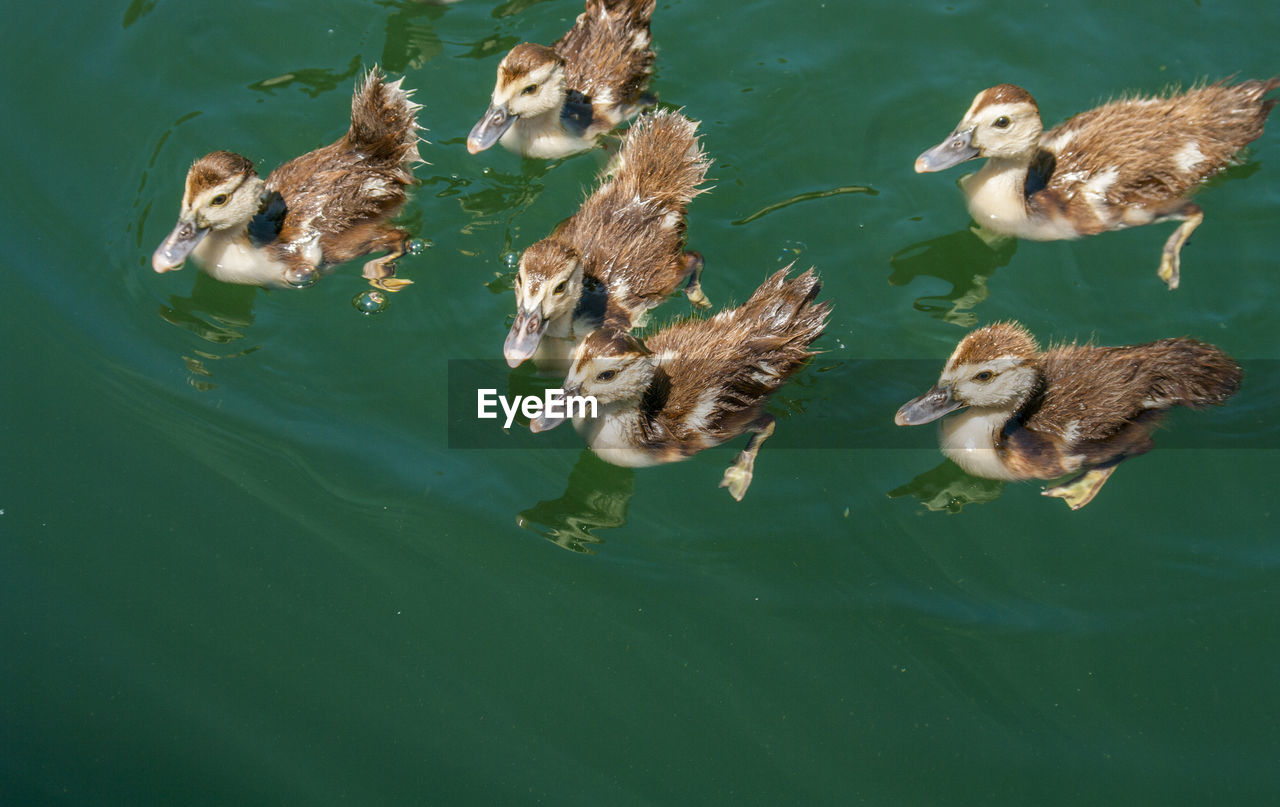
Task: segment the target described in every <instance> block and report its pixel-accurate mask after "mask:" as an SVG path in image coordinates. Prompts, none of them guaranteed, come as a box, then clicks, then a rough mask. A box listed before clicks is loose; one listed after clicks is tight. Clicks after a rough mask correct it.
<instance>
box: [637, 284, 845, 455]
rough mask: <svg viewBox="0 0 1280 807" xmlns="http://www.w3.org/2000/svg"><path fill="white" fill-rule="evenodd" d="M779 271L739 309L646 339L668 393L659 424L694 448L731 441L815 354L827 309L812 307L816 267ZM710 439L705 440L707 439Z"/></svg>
mask: <svg viewBox="0 0 1280 807" xmlns="http://www.w3.org/2000/svg"><path fill="white" fill-rule="evenodd" d="M790 268H791V267H789V266H788V267H787V268H785V269H781V270H779V271H778V272H777V273H775V274H774V275H773V276H772V277H770V278H769V279H768V280H766V281H765V282H764V284H762V285H761V286H760V288H759V289H757V290H756V292H755V293H754V294H753V295H752V296H751V298H750V299H748V300H747V302H746V303H744V304H743V305H741V306H739V307H738V308H736V309H731V310H729V311H722V312H721V313H719V314H717V315H715V316H714V317H711V318H709V319H705V320H704V319H691V320H687V321H685V322H680V323H677V324H675V325H672V326H670V327H667V328H664V329H663V330H662V331H659V332H658V333H657V334H654V335H653V337H651V338H650V339H648V340H647V342H646V345H647V347H648V348H649V350H651V351H652V352H653V353H654V354H656V355H659V356H662V355H664V354H666V355H667V356H668V357H669V358H668V359H667V360H665V361H664V363H663V368H664V369H665V370H666V372H667V373H668V375H669V376H670V379H671V390H670V394H669V396H668V397H667V400H666V405H665V407H664V409H663V418H662V420H663V426H664V428H665V430H666V431H667V432H669V433H670V434H671V435H672V436H674V437H675V438H676V439H678V440H679V441H681V442H682V443H684V444H686V445H690V446H695V448H693V450H697V447H701V446H702V445H707V444H710V445H714V444H717V443H721V442H724V441H725V440H728V439H731V438H732V437H734V436H735V435H737V434H740V433H742V431H743V430H744V429H745V428H746V427H747V426H748V425H749V424H750V423H751V422H752V421H753V420H755V419H756V418H757V417H758V416H759V415H760V412H761V409H762V407H763V405H764V402H765V400H766V399H767V398H768V396H769V395H770V394H772V393H773V392H774V391H775V390H777V389H778V388H779V387H781V386H782V385H783V384H784V383H786V381H787V379H788V378H790V377H791V375H792V374H794V373H795V371H796V370H798V369H799V368H800V366H801V365H802V364H804V362H805V361H807V360H808V359H809V358H810V357H811V356H813V351H811V350H810V349H809V345H810V344H812V343H813V341H814V340H816V339H817V338H818V337H819V336H821V335H822V331H823V329H824V328H825V327H826V320H827V316H828V315H829V314H830V306H829V305H828V304H826V303H817V304H815V303H814V302H813V300H814V297H815V296H816V295H817V293H818V291H819V290H820V289H821V285H822V284H821V283H820V282H819V281H818V278H817V275H816V274H814V272H813V270H812V269H811V270H809V271H807V272H805V273H803V274H801V275H799V276H797V277H795V278H791V279H787V277H786V275H787V272H788V271H789V270H790ZM708 438H709V439H708Z"/></svg>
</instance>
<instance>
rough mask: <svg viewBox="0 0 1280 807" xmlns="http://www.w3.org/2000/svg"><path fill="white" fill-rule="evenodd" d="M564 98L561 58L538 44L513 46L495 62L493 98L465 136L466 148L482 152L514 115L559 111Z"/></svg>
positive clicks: (500, 135)
mask: <svg viewBox="0 0 1280 807" xmlns="http://www.w3.org/2000/svg"><path fill="white" fill-rule="evenodd" d="M564 98H565V91H564V60H563V59H561V58H560V56H559V55H558V54H557V53H556V52H555V51H554V50H552V49H551V48H548V47H544V46H542V45H533V44H530V43H528V42H525V43H524V44H522V45H516V46H515V47H514V48H512V49H511V52H510V53H508V54H507V55H506V57H505V58H503V60H502V62H501V63H500V64H499V65H498V81H497V83H496V84H495V85H494V87H493V100H492V102H491V103H490V104H489V108H488V109H487V110H485V113H484V117H482V118H480V120H479V121H478V122H477V123H476V125H475V126H474V127H472V129H471V134H469V135H467V151H469V152H471V153H472V154H476V153H479V152H481V151H484V150H485V149H487V148H489V147H490V146H492V145H493V144H494V143H497V142H498V141H499V140H500V139H501V138H502V136H503V135H504V134H506V133H507V130H508V129H510V128H511V125H512V124H514V123H515V122H516V120H517V119H518V118H526V119H528V118H536V117H538V116H539V115H544V114H546V113H548V112H551V111H554V110H559V109H560V107H561V106H563V105H564Z"/></svg>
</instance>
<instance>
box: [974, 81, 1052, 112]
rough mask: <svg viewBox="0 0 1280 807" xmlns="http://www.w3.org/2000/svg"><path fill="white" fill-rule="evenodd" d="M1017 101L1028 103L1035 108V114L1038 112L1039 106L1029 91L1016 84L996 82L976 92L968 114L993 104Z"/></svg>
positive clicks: (1015, 102) (1014, 102)
mask: <svg viewBox="0 0 1280 807" xmlns="http://www.w3.org/2000/svg"><path fill="white" fill-rule="evenodd" d="M1018 103H1024V104H1030V105H1031V107H1032V108H1033V109H1035V111H1036V114H1037V115H1038V114H1040V107H1039V105H1037V104H1036V99H1034V98H1032V97H1031V93H1029V92H1027V91H1026V90H1024V89H1022V88H1021V87H1019V86H1018V85H1016V84H997V85H996V86H994V87H991V88H989V89H986V90H983V91H982V92H980V93H978V97H977V98H975V99H974V100H973V107H972V108H971V109H970V110H969V114H971V115H972V114H976V113H978V112H981V111H982V110H983V109H985V108H987V107H989V106H994V105H995V104H1018Z"/></svg>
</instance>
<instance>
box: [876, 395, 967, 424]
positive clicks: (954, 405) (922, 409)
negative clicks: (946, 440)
mask: <svg viewBox="0 0 1280 807" xmlns="http://www.w3.org/2000/svg"><path fill="white" fill-rule="evenodd" d="M964 406H965V404H963V403H961V402H960V401H957V400H956V399H955V398H953V397H951V388H950V387H938V386H935V387H934V388H933V389H931V390H929V391H928V392H926V393H925V394H924V395H921V396H920V397H919V398H913V399H912V400H910V401H907V402H906V403H904V404H903V405H902V408H901V409H899V410H898V414H896V415H894V416H893V422H894V423H896V424H898V425H899V426H919V425H921V424H924V423H930V422H932V421H935V420H937V419H938V418H940V417H942V416H943V415H945V414H947V413H948V412H954V411H956V410H957V409H962V408H963V407H964Z"/></svg>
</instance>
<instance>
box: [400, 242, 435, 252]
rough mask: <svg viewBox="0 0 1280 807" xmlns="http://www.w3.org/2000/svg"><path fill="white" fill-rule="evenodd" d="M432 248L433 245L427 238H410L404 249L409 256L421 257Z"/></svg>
mask: <svg viewBox="0 0 1280 807" xmlns="http://www.w3.org/2000/svg"><path fill="white" fill-rule="evenodd" d="M434 246H435V243H434V242H432V241H431V239H429V238H410V239H409V241H408V242H407V243H406V244H405V245H404V248H405V251H406V252H408V253H409V254H410V255H421V254H422V253H424V252H426V251H427V250H429V249H431V248H432V247H434Z"/></svg>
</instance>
